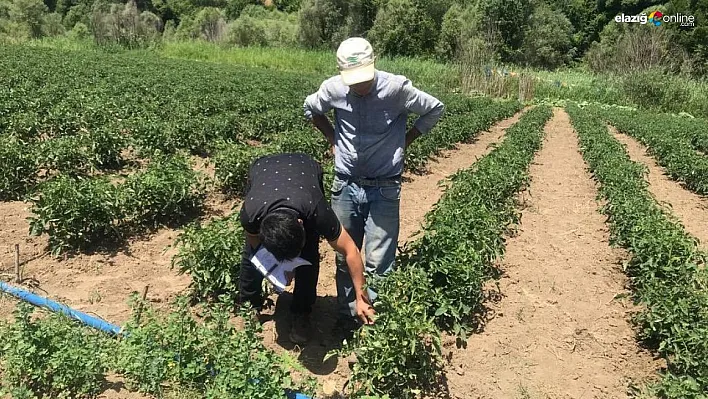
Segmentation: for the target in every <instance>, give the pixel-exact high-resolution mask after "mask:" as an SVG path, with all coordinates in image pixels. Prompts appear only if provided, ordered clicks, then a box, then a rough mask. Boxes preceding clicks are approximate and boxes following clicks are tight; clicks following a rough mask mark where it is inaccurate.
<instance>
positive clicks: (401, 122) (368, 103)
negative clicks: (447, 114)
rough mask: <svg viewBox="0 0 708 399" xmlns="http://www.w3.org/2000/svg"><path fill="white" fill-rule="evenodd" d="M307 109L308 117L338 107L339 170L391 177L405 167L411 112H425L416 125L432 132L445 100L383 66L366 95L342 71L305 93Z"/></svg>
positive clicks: (342, 172) (368, 176) (336, 129)
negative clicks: (345, 79) (348, 83)
mask: <svg viewBox="0 0 708 399" xmlns="http://www.w3.org/2000/svg"><path fill="white" fill-rule="evenodd" d="M304 109H305V117H306V118H307V119H312V116H313V115H315V114H316V115H324V114H326V113H327V112H329V111H330V110H334V141H335V157H334V159H335V171H336V172H337V173H339V174H343V175H346V176H352V177H363V178H386V177H393V176H397V175H400V174H401V173H402V172H403V160H404V148H405V142H406V122H407V120H408V113H411V112H412V113H415V114H418V115H420V117H419V118H418V120H417V121H416V122H415V127H416V128H417V129H418V130H419V131H420V132H421V133H422V134H426V133H427V132H428V131H429V130H430V129H432V128H433V126H435V124H436V123H437V122H438V120H440V117H442V114H443V111H444V109H445V106H444V105H443V103H442V102H440V100H438V99H437V98H435V97H433V96H431V95H430V94H428V93H425V92H423V91H421V90H418V89H416V88H415V87H413V85H412V84H411V81H410V80H408V79H406V78H405V77H404V76H399V75H393V74H390V73H387V72H383V71H378V70H377V71H376V75H375V78H374V85H373V87H372V89H371V92H369V94H367V95H366V96H360V95H358V94H356V93H355V92H354V91H353V90H351V91H350V90H349V86H346V85H345V84H344V83H343V82H342V78H341V77H340V76H339V75H337V76H334V77H332V78H330V79H327V80H326V81H324V82H323V83H322V85H321V86H320V89H319V91H317V92H316V93H314V94H311V95H309V96H308V97H307V98H306V99H305V105H304Z"/></svg>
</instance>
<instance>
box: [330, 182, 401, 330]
mask: <svg viewBox="0 0 708 399" xmlns="http://www.w3.org/2000/svg"><path fill="white" fill-rule="evenodd" d="M400 199H401V180H400V178H399V179H382V180H380V181H357V179H343V178H341V177H339V176H336V177H335V178H334V182H333V183H332V209H333V210H334V213H336V214H337V217H338V218H339V221H340V222H341V223H342V226H343V227H344V228H345V229H346V230H347V232H348V233H349V235H350V236H351V237H352V239H353V240H354V243H355V244H356V246H357V247H359V249H360V250H361V248H362V243H364V242H365V243H366V247H365V249H364V252H365V255H366V261H365V263H364V266H365V268H366V273H367V275H368V278H371V277H374V278H376V277H377V276H384V275H386V274H388V273H389V272H390V271H392V270H393V268H394V265H395V263H394V262H395V258H396V249H397V247H398V232H399V205H400ZM336 264H337V272H336V281H337V302H338V303H339V312H340V313H341V314H344V315H350V316H354V315H356V307H355V296H354V289H353V283H352V278H351V275H350V274H349V268H348V267H347V264H346V261H345V259H344V256H342V255H341V254H339V253H338V254H337V261H336ZM369 298H370V299H371V300H372V301H373V300H374V299H375V298H376V293H375V292H374V291H372V290H371V289H369Z"/></svg>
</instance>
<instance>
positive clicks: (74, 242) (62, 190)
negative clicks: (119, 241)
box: [29, 176, 121, 256]
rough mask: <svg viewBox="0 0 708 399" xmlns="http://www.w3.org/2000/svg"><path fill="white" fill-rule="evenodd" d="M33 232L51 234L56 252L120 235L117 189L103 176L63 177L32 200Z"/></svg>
mask: <svg viewBox="0 0 708 399" xmlns="http://www.w3.org/2000/svg"><path fill="white" fill-rule="evenodd" d="M31 200H32V202H33V206H32V210H31V211H32V213H33V216H31V217H30V218H29V221H30V234H32V235H41V234H43V233H47V234H49V248H50V249H51V252H52V255H55V256H56V255H58V254H60V253H62V252H64V251H66V250H69V249H86V248H88V247H90V246H92V245H94V244H97V243H98V242H101V241H105V240H111V239H116V238H119V236H120V235H119V233H118V230H117V228H116V224H117V222H116V221H117V220H118V219H119V218H120V217H121V214H120V206H119V201H118V193H117V190H116V188H115V187H114V186H113V185H111V184H110V183H109V182H107V181H106V180H103V179H84V178H72V177H68V176H59V177H57V178H56V179H53V180H50V181H48V182H46V183H44V184H42V186H41V187H40V190H39V192H38V193H37V195H36V196H35V197H33V198H32V199H31Z"/></svg>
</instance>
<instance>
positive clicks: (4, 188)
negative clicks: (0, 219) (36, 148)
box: [0, 136, 37, 200]
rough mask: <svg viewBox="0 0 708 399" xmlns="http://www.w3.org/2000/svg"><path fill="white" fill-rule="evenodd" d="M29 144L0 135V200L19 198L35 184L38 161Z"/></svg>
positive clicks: (12, 137)
mask: <svg viewBox="0 0 708 399" xmlns="http://www.w3.org/2000/svg"><path fill="white" fill-rule="evenodd" d="M27 147H28V144H27V143H24V142H22V141H20V140H19V139H17V138H16V137H14V136H0V200H9V199H19V198H20V197H21V196H22V195H24V194H25V193H26V192H27V190H28V189H29V188H30V187H32V185H33V184H34V181H35V178H36V176H37V163H36V161H35V157H34V154H33V153H32V151H28V148H27Z"/></svg>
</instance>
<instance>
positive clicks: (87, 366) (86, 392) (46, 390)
mask: <svg viewBox="0 0 708 399" xmlns="http://www.w3.org/2000/svg"><path fill="white" fill-rule="evenodd" d="M34 310H35V308H34V307H33V306H31V305H29V304H26V303H19V304H18V305H17V309H16V310H15V312H14V314H15V320H14V323H3V324H0V335H2V337H3V341H2V344H0V371H1V372H2V376H3V378H2V381H0V394H3V395H8V394H9V395H11V396H12V397H14V398H19V397H26V398H34V397H38V398H79V397H80V398H95V397H97V396H98V394H99V393H101V392H102V390H103V389H102V384H103V383H104V372H105V371H106V361H105V360H106V359H105V357H104V353H105V352H106V350H105V349H106V348H107V347H108V345H109V342H108V341H107V338H106V337H104V336H101V335H99V334H101V333H98V332H95V331H91V330H89V329H88V328H81V327H79V326H77V325H76V324H75V323H74V322H72V321H70V320H68V319H67V318H66V317H65V316H62V315H60V314H51V315H49V316H48V317H45V318H35V317H32V316H33V313H34Z"/></svg>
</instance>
